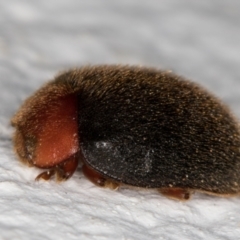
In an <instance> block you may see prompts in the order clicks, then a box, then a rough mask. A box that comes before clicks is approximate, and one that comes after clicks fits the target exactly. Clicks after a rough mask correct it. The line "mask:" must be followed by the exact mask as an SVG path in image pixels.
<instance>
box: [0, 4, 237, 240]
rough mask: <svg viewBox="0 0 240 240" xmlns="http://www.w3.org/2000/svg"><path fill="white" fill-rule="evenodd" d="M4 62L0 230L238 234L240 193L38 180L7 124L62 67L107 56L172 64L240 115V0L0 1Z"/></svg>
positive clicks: (14, 234)
mask: <svg viewBox="0 0 240 240" xmlns="http://www.w3.org/2000/svg"><path fill="white" fill-rule="evenodd" d="M0 63H1V64H0V239H45V240H48V239H70V240H71V239H97V240H99V239H100V240H101V239H114V240H117V239H126V240H127V239H128V240H130V239H176V240H177V239H193V240H194V239H197V240H198V239H229V240H230V239H232V240H235V239H240V197H236V198H230V199H224V198H217V197H211V196H206V195H203V194H195V195H194V196H193V198H192V199H191V200H190V201H187V202H178V201H173V200H169V199H167V198H165V197H163V196H161V195H160V194H158V193H157V192H156V191H154V190H142V189H139V190H136V189H135V190H134V189H127V188H122V189H120V190H119V191H111V190H108V189H100V188H97V187H96V186H94V185H92V184H91V183H90V182H89V181H87V180H86V179H85V178H84V176H83V175H82V173H81V171H78V172H76V174H75V175H74V176H73V178H71V179H70V180H69V181H67V182H64V183H62V184H58V183H55V182H54V181H50V182H35V181H34V178H35V176H36V175H37V174H38V173H39V170H38V169H34V168H28V167H26V166H24V165H22V164H21V163H20V162H19V161H18V160H17V158H16V156H15V155H14V153H13V150H12V143H11V136H12V132H13V129H12V128H11V127H10V124H9V121H10V118H11V116H12V115H13V114H14V112H15V111H16V110H17V109H18V108H19V106H20V105H21V103H22V101H23V100H24V99H25V98H26V97H27V96H29V95H30V94H31V93H32V92H33V91H34V90H36V89H37V88H38V87H39V86H41V85H42V84H43V83H45V82H46V81H47V80H49V79H51V78H52V77H53V76H54V75H55V74H56V73H57V72H58V71H60V70H64V69H68V68H70V67H75V66H82V65H86V64H102V63H107V64H109V63H121V64H136V65H147V66H154V67H157V68H163V69H171V70H173V71H174V72H175V73H177V74H180V75H183V76H185V77H187V78H189V79H192V80H194V81H196V82H198V83H200V84H202V85H203V86H205V87H207V88H208V89H210V91H212V92H213V93H215V94H216V95H218V96H219V97H220V98H222V99H223V101H224V102H225V103H227V104H228V105H230V107H231V108H232V110H233V112H234V113H235V114H236V116H237V117H238V118H240V1H239V0H211V1H209V0H202V1H192V0H162V1H158V0H147V1H143V0H121V1H114V0H101V1H99V0H98V1H97V0H95V1H93V0H87V1H81V0H68V1H64V0H58V1H54V0H41V1H31V0H21V1H19V0H11V1H6V0H0ZM239 174H240V173H239Z"/></svg>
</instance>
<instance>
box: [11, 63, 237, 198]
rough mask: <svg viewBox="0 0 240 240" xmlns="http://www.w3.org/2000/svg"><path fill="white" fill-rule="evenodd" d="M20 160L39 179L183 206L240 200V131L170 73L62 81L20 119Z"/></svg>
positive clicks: (140, 70)
mask: <svg viewBox="0 0 240 240" xmlns="http://www.w3.org/2000/svg"><path fill="white" fill-rule="evenodd" d="M12 125H13V126H14V127H15V128H16V131H15V134H14V139H13V142H14V147H15V150H16V153H17V155H18V156H19V158H20V160H21V161H22V162H24V163H26V164H28V165H29V166H35V167H38V168H42V169H45V170H44V171H43V173H41V174H40V175H39V176H37V178H36V179H37V180H38V179H45V180H49V179H50V178H51V177H53V176H57V179H58V180H65V179H68V178H70V177H71V176H72V174H73V173H74V172H75V170H76V168H77V166H78V163H79V162H81V163H82V171H83V173H84V175H85V176H86V177H87V178H88V179H89V180H90V181H92V182H93V183H94V184H96V185H98V186H102V187H109V188H112V189H116V188H118V187H119V185H130V186H136V187H143V188H155V189H158V190H159V192H161V193H162V194H164V195H166V196H168V197H171V198H175V199H180V200H186V199H189V198H190V196H191V194H192V193H193V192H194V191H199V192H204V193H207V194H213V195H218V196H233V195H237V194H238V193H239V192H240V174H239V172H240V130H239V125H238V122H237V120H235V118H234V117H233V116H232V114H231V112H230V111H229V109H228V108H227V107H226V106H225V105H223V104H222V103H221V102H220V101H219V100H218V99H217V98H216V97H214V96H213V95H212V94H210V93H209V92H208V91H206V90H205V89H203V88H202V87H200V86H198V85H197V84H195V83H192V82H191V81H188V80H185V79H184V78H182V77H180V76H177V75H175V74H173V73H171V72H169V71H162V70H156V69H153V68H145V67H136V66H118V65H102V66H101V65H100V66H87V67H82V68H79V69H73V70H69V71H66V72H63V73H61V74H60V75H58V76H57V77H56V78H55V79H54V80H52V81H50V82H49V83H47V84H46V85H45V86H43V87H42V88H41V89H40V90H38V91H37V92H36V93H35V94H34V95H32V96H31V97H30V98H28V99H27V100H26V101H25V102H24V104H23V106H22V107H21V108H20V110H19V111H18V112H17V113H16V114H15V116H14V117H13V119H12Z"/></svg>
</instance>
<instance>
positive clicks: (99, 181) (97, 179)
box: [82, 164, 119, 190]
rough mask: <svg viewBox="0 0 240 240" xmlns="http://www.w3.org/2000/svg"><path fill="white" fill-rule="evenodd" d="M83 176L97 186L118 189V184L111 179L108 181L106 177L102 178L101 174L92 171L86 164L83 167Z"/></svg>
mask: <svg viewBox="0 0 240 240" xmlns="http://www.w3.org/2000/svg"><path fill="white" fill-rule="evenodd" d="M82 171H83V174H84V175H85V176H86V177H87V178H88V179H89V180H90V181H91V182H92V183H94V184H95V185H97V186H99V187H106V188H110V189H113V190H116V189H118V187H119V184H118V183H116V182H113V181H111V180H109V179H106V178H105V177H104V176H102V175H101V174H100V173H98V172H97V171H95V170H94V169H92V168H91V167H89V166H87V165H86V164H83V166H82Z"/></svg>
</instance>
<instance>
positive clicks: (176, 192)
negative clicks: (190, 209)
mask: <svg viewBox="0 0 240 240" xmlns="http://www.w3.org/2000/svg"><path fill="white" fill-rule="evenodd" d="M159 192H160V193H162V194H163V195H165V196H167V197H169V198H173V199H178V200H181V201H186V200H188V199H190V197H191V193H192V192H191V191H190V190H189V189H183V188H160V189H159Z"/></svg>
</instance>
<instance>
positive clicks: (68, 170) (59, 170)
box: [35, 153, 78, 181]
mask: <svg viewBox="0 0 240 240" xmlns="http://www.w3.org/2000/svg"><path fill="white" fill-rule="evenodd" d="M77 166H78V154H77V153H76V154H74V155H72V156H70V157H69V158H67V159H66V160H64V161H63V162H61V163H60V164H57V165H56V166H54V167H53V168H51V169H49V170H47V171H44V172H42V173H40V174H39V175H38V176H37V177H36V178H35V180H40V179H43V180H49V179H51V178H52V177H53V176H54V175H55V176H56V177H57V180H58V181H63V180H67V179H68V178H70V177H71V176H72V175H73V173H74V172H75V171H76V169H77Z"/></svg>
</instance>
